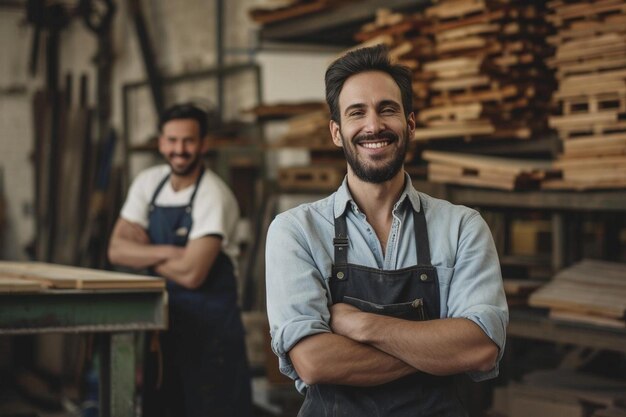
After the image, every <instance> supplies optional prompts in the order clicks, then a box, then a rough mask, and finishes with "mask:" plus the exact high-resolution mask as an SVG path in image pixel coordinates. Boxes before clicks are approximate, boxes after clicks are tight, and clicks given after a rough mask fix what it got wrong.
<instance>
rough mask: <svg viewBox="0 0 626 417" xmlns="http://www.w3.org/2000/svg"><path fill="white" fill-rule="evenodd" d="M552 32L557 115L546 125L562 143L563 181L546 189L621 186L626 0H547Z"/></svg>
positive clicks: (625, 183)
mask: <svg viewBox="0 0 626 417" xmlns="http://www.w3.org/2000/svg"><path fill="white" fill-rule="evenodd" d="M548 7H549V8H550V9H551V14H550V15H549V16H548V18H549V19H550V21H551V22H552V23H553V24H554V26H555V27H556V28H557V34H556V35H554V36H551V37H550V38H549V42H550V43H551V44H553V45H554V46H555V47H556V55H555V56H554V58H551V59H549V60H548V64H549V65H550V66H551V67H552V68H554V69H555V71H556V77H557V79H558V91H557V92H556V94H555V95H554V102H555V105H556V106H557V107H558V109H559V114H558V115H554V116H552V117H550V126H551V127H553V128H555V129H556V130H557V131H558V134H559V137H560V138H561V140H562V143H563V154H562V156H561V161H560V162H559V164H560V167H561V168H562V169H563V179H562V181H555V182H549V183H546V184H545V186H546V188H574V189H588V188H623V187H626V1H624V0H595V1H593V0H584V1H582V0H576V1H567V0H554V1H550V2H548Z"/></svg>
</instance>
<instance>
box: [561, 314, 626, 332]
mask: <svg viewBox="0 0 626 417" xmlns="http://www.w3.org/2000/svg"><path fill="white" fill-rule="evenodd" d="M550 318H551V319H554V320H562V321H567V322H574V323H586V324H593V325H595V326H603V327H614V328H617V329H623V328H626V321H624V320H620V319H612V318H608V317H602V316H592V315H590V314H580V313H578V312H575V311H567V310H558V309H552V310H550Z"/></svg>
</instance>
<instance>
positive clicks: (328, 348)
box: [289, 333, 416, 386]
mask: <svg viewBox="0 0 626 417" xmlns="http://www.w3.org/2000/svg"><path fill="white" fill-rule="evenodd" d="M289 356H290V358H291V361H292V362H293V364H294V366H295V368H296V371H297V372H298V375H299V376H300V378H302V380H303V381H304V382H305V383H306V384H308V385H313V384H338V385H352V386H375V385H380V384H384V383H386V382H390V381H394V380H396V379H398V378H401V377H403V376H406V375H409V374H412V373H414V372H416V370H415V369H414V368H413V367H411V366H409V365H407V364H406V363H404V362H403V361H401V360H399V359H397V358H395V357H393V356H391V355H388V354H386V353H384V352H381V351H380V350H378V349H376V348H373V347H371V346H367V345H364V344H362V343H358V342H355V341H353V340H350V339H348V338H346V337H343V336H340V335H337V334H333V333H319V334H316V335H313V336H309V337H307V338H305V339H303V340H301V341H300V342H298V344H297V345H296V346H294V347H293V348H292V349H291V351H290V352H289Z"/></svg>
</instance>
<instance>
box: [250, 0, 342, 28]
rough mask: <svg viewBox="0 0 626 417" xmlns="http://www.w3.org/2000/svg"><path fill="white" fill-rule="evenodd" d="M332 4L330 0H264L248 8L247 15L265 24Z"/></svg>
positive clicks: (298, 15) (291, 17)
mask: <svg viewBox="0 0 626 417" xmlns="http://www.w3.org/2000/svg"><path fill="white" fill-rule="evenodd" d="M332 5H333V2H332V1H331V0H264V1H263V3H261V4H259V5H256V6H255V7H254V8H252V9H250V10H249V15H250V17H251V18H252V20H254V21H255V22H257V23H260V24H263V25H265V24H269V23H274V22H279V21H283V20H288V19H293V18H296V17H300V16H304V15H308V14H312V13H318V12H321V11H323V10H326V9H328V8H330V7H332Z"/></svg>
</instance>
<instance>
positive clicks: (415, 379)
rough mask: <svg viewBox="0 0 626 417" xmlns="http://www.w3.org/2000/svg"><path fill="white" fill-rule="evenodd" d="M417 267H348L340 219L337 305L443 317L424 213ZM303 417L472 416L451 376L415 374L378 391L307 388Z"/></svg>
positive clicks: (418, 226) (417, 219) (334, 282)
mask: <svg viewBox="0 0 626 417" xmlns="http://www.w3.org/2000/svg"><path fill="white" fill-rule="evenodd" d="M413 219H414V223H415V237H416V240H417V265H415V266H412V267H408V268H402V269H397V270H382V269H377V268H370V267H366V266H362V265H355V264H349V263H348V247H349V240H348V234H347V230H348V228H347V225H346V218H345V215H343V216H340V217H338V218H336V219H335V238H334V239H333V244H334V247H335V263H334V264H333V267H332V276H331V277H330V278H329V280H330V281H329V282H330V291H331V297H332V301H333V303H340V302H344V303H348V304H351V305H353V306H355V307H357V308H359V309H360V310H362V311H367V312H370V313H376V314H383V315H388V316H393V317H398V318H403V319H407V320H429V319H436V318H439V316H440V305H439V303H440V301H439V279H438V276H437V269H436V268H435V267H433V266H432V264H431V262H430V247H429V242H428V233H427V231H426V219H425V217H424V210H423V208H422V210H421V211H420V212H418V213H416V212H413ZM298 416H299V417H313V416H315V417H323V416H327V417H337V416H346V417H355V416H359V417H365V416H381V417H383V416H384V417H409V416H410V417H427V416H428V417H431V416H432V417H434V416H437V417H462V416H467V413H466V411H465V410H464V408H463V406H462V404H461V403H460V401H459V399H458V397H457V395H456V388H455V385H454V382H453V378H452V377H438V376H434V375H429V374H426V373H423V372H416V373H414V374H412V375H407V376H405V377H403V378H400V379H397V380H395V381H392V382H389V383H386V384H382V385H378V386H374V387H352V386H346V385H330V384H319V385H312V386H310V387H309V388H308V389H307V392H306V397H305V399H304V403H303V405H302V408H301V409H300V412H299V413H298Z"/></svg>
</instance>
